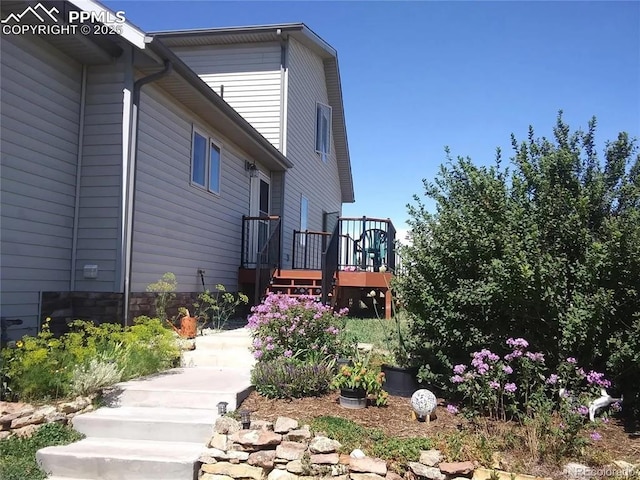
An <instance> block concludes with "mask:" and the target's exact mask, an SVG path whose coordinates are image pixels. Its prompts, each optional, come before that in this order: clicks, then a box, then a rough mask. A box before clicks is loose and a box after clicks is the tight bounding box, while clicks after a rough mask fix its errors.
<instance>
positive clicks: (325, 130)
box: [316, 103, 331, 162]
mask: <svg viewBox="0 0 640 480" xmlns="http://www.w3.org/2000/svg"><path fill="white" fill-rule="evenodd" d="M316 152H318V153H319V154H320V156H321V157H322V160H324V161H325V162H326V161H327V158H328V157H329V154H330V153H331V107H330V106H328V105H323V104H322V103H316Z"/></svg>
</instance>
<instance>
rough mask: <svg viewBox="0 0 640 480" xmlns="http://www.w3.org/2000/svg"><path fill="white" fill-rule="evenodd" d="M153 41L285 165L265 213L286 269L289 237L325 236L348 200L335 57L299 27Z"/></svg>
mask: <svg viewBox="0 0 640 480" xmlns="http://www.w3.org/2000/svg"><path fill="white" fill-rule="evenodd" d="M153 35H154V36H155V37H157V38H159V39H161V40H162V42H163V43H164V44H165V45H167V46H168V47H170V48H171V49H172V50H173V51H174V52H175V53H176V54H177V55H178V56H179V57H180V58H181V59H182V60H183V61H184V62H185V63H186V64H187V65H188V66H189V67H190V68H191V69H192V70H193V71H194V72H196V73H197V74H198V75H199V76H200V78H201V79H202V80H203V81H204V82H206V84H207V85H209V86H210V87H211V89H212V90H214V91H215V92H217V93H218V94H220V95H221V96H222V97H223V98H224V100H225V101H227V102H228V103H229V105H231V106H232V107H233V108H234V109H236V111H237V112H238V113H240V114H241V115H242V116H243V117H244V118H245V119H246V120H247V121H248V122H250V123H251V124H252V125H253V126H254V127H255V128H256V129H257V130H258V131H259V132H260V133H261V134H262V135H263V136H264V137H265V138H266V139H268V140H269V141H270V142H271V143H272V144H273V145H274V146H275V147H276V148H278V149H279V150H280V151H281V152H282V153H283V154H284V155H286V157H287V159H288V160H289V161H291V163H292V164H293V167H294V168H292V169H290V170H287V171H286V173H285V172H282V173H281V174H273V175H272V176H271V178H270V181H271V182H274V184H276V185H279V184H280V183H282V182H284V184H285V185H286V188H285V189H284V197H283V198H281V199H280V201H281V204H280V205H276V204H272V205H271V209H270V210H271V211H270V212H268V213H272V214H276V215H279V216H281V219H282V237H283V238H282V263H281V265H280V266H281V267H282V268H284V269H287V268H291V266H292V260H293V249H294V244H295V242H294V238H293V234H294V231H295V230H299V231H306V230H309V231H315V232H327V231H329V232H330V231H331V230H333V225H332V222H335V220H336V219H337V218H338V217H339V216H340V214H341V212H342V204H343V203H351V202H354V200H355V199H354V191H353V181H352V175H351V162H350V159H349V149H348V144H347V133H346V127H345V119H344V109H343V101H342V89H341V85H340V73H339V68H338V55H337V52H336V51H335V50H334V49H333V48H332V47H331V46H330V45H328V44H327V43H326V42H325V41H324V40H322V39H321V38H320V37H319V36H318V35H316V34H315V33H314V32H313V31H311V30H310V29H309V28H308V27H307V26H306V25H304V24H302V23H298V24H282V25H266V26H253V27H235V28H214V29H206V30H186V31H169V32H156V33H154V34H153ZM252 213H253V214H255V213H257V212H252ZM301 238H302V237H301Z"/></svg>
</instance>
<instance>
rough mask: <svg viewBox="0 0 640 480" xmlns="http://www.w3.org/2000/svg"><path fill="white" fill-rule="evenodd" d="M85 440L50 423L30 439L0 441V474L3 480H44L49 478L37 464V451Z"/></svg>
mask: <svg viewBox="0 0 640 480" xmlns="http://www.w3.org/2000/svg"><path fill="white" fill-rule="evenodd" d="M81 438H83V435H81V434H80V433H78V432H76V431H75V430H72V429H71V428H69V427H66V426H63V425H60V424H57V423H49V424H47V425H44V426H42V427H40V428H39V429H38V430H36V432H35V433H34V434H33V435H32V436H31V437H28V438H18V437H11V438H9V439H6V440H0V472H2V478H3V480H44V479H45V478H47V475H46V473H44V472H43V471H42V470H40V468H39V467H38V465H37V463H36V451H38V450H40V449H41V448H44V447H50V446H54V445H67V444H69V443H72V442H76V441H78V440H80V439H81Z"/></svg>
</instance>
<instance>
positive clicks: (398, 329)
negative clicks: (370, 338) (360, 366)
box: [376, 311, 420, 397]
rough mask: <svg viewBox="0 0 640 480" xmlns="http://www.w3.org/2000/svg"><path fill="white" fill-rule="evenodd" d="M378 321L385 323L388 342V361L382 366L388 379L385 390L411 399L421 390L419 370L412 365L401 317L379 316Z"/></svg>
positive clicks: (395, 314)
mask: <svg viewBox="0 0 640 480" xmlns="http://www.w3.org/2000/svg"><path fill="white" fill-rule="evenodd" d="M376 312H377V311H376ZM378 321H379V322H383V326H384V330H385V334H386V342H387V355H386V361H385V362H384V363H383V364H382V365H381V369H382V372H383V373H384V374H385V378H386V384H385V390H386V391H387V392H388V393H389V394H390V395H396V396H399V397H411V395H413V393H414V392H415V391H416V390H418V389H419V388H420V384H419V383H418V368H417V367H416V366H415V365H413V364H412V359H411V356H410V355H409V353H408V352H407V348H406V345H405V341H404V338H405V335H406V333H405V331H404V328H403V324H402V322H401V319H400V316H399V315H398V314H397V313H396V312H394V315H393V318H392V319H391V320H386V319H383V318H380V316H378Z"/></svg>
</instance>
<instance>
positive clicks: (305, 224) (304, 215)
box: [299, 195, 309, 245]
mask: <svg viewBox="0 0 640 480" xmlns="http://www.w3.org/2000/svg"><path fill="white" fill-rule="evenodd" d="M308 229H309V199H308V198H307V197H305V196H304V195H302V196H301V197H300V231H301V232H305V231H307V230H308ZM299 238H300V245H304V244H305V243H307V236H306V235H304V234H303V235H300V236H299Z"/></svg>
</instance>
